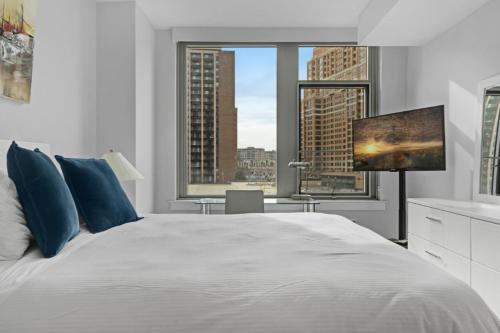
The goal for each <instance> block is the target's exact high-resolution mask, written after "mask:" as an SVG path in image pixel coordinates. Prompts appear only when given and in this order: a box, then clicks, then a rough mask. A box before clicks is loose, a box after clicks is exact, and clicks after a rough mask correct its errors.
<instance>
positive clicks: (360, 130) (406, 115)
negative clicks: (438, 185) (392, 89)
mask: <svg viewBox="0 0 500 333" xmlns="http://www.w3.org/2000/svg"><path fill="white" fill-rule="evenodd" d="M353 143H354V169H355V170H357V171H369V170H443V169H444V165H445V163H444V162H445V156H444V128H443V107H433V108H427V109H420V110H415V111H410V112H401V113H396V114H392V115H386V116H380V117H374V118H367V119H363V120H356V121H353Z"/></svg>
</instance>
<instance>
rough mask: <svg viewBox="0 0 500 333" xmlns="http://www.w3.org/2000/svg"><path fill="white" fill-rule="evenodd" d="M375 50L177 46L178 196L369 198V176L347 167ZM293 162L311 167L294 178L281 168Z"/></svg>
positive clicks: (367, 97)
mask: <svg viewBox="0 0 500 333" xmlns="http://www.w3.org/2000/svg"><path fill="white" fill-rule="evenodd" d="M375 53H376V52H373V53H372V51H371V49H370V52H369V48H367V47H357V46H350V45H349V46H307V47H303V46H300V45H299V44H290V43H284V44H279V43H278V44H276V45H258V46H257V45H248V44H230V45H218V44H217V45H216V44H212V43H206V44H201V45H199V44H197V45H188V44H184V43H180V45H179V59H180V60H181V61H180V62H179V86H178V87H179V95H178V96H179V101H180V103H179V115H180V117H179V142H180V143H181V144H180V145H179V155H178V157H179V183H178V184H179V186H178V196H179V197H180V198H188V197H212V196H213V197H216V196H224V195H225V191H226V190H229V189H238V190H244V189H249V190H250V189H261V190H263V191H264V193H265V195H266V196H290V195H291V194H293V193H295V192H297V191H300V192H302V193H308V194H311V195H313V196H315V197H331V196H336V197H339V196H349V197H352V196H356V197H364V198H367V197H373V196H374V188H375V186H374V179H375V178H374V177H373V176H372V175H371V174H369V173H357V172H353V171H352V129H351V121H352V120H353V119H358V118H363V117H366V116H368V115H370V114H372V113H373V111H374V110H373V107H372V106H373V105H375V103H374V95H373V94H372V91H375V90H374V84H375V81H376V80H375V75H373V74H372V72H374V69H375V68H376V66H373V65H372V63H375V62H374V61H373V60H372V58H371V57H372V55H373V54H375ZM280 59H281V60H280ZM294 59H295V60H294ZM296 64H298V66H297V67H296ZM290 83H291V84H292V85H290ZM294 86H295V87H296V86H298V89H297V90H296V91H294V90H295V88H294ZM280 87H281V89H280ZM283 87H285V88H283ZM283 89H286V91H285V93H283ZM278 90H279V91H281V93H280V94H279V95H278V94H277V91H278ZM293 96H296V97H295V99H294V97H293ZM292 100H293V101H292ZM292 118H294V119H293V121H292ZM295 118H296V119H295ZM280 133H281V134H280ZM280 151H281V154H280ZM297 159H299V160H302V161H307V162H309V165H310V167H309V168H308V169H307V170H302V171H301V175H300V177H299V180H297V178H296V177H295V171H296V170H292V169H289V168H288V167H287V165H288V162H290V161H292V160H297Z"/></svg>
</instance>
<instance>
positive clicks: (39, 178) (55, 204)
mask: <svg viewBox="0 0 500 333" xmlns="http://www.w3.org/2000/svg"><path fill="white" fill-rule="evenodd" d="M7 170H8V173H9V177H10V178H11V179H12V181H13V182H14V184H15V185H16V188H17V192H18V195H19V200H20V202H21V205H22V206H23V210H24V215H25V216H26V221H27V224H28V228H29V229H30V231H31V233H32V234H33V236H34V238H35V240H36V242H37V244H38V246H39V247H40V250H41V251H42V253H43V255H44V256H45V257H47V258H50V257H53V256H55V255H56V254H57V253H59V251H61V250H62V248H63V247H64V245H66V243H67V242H69V241H70V240H71V239H72V238H73V237H75V236H76V235H77V234H78V232H79V231H80V223H79V220H78V212H77V210H76V206H75V202H74V201H73V198H72V197H71V193H70V191H69V189H68V186H67V185H66V183H65V182H64V179H63V177H62V176H61V174H60V173H59V171H58V170H57V168H56V166H55V165H54V163H52V161H51V160H50V158H49V157H48V156H47V155H45V154H44V153H42V152H41V151H40V150H38V149H35V150H34V151H33V150H28V149H24V148H21V147H19V146H18V145H17V144H16V143H15V142H12V144H11V146H10V148H9V151H8V152H7Z"/></svg>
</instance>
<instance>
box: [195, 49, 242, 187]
mask: <svg viewBox="0 0 500 333" xmlns="http://www.w3.org/2000/svg"><path fill="white" fill-rule="evenodd" d="M186 62H187V77H186V86H187V99H186V102H187V108H188V113H187V131H188V136H187V141H188V142H187V145H188V146H187V150H188V176H189V179H188V181H189V183H190V184H207V183H228V182H231V181H233V180H234V177H235V173H236V164H237V109H236V107H235V82H234V75H235V69H234V67H235V62H234V52H233V51H223V50H220V49H195V48H192V49H188V52H187V59H186Z"/></svg>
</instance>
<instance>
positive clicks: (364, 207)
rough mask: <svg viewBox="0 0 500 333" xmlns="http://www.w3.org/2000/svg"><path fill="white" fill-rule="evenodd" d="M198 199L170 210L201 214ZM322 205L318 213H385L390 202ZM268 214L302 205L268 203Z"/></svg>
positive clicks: (344, 201) (176, 203) (181, 201)
mask: <svg viewBox="0 0 500 333" xmlns="http://www.w3.org/2000/svg"><path fill="white" fill-rule="evenodd" d="M197 201H198V200H197V199H177V200H173V201H169V208H170V211H172V212H178V213H180V212H185V213H191V212H199V211H200V205H199V204H197V203H196V202H197ZM320 202H321V203H320V204H319V205H318V206H317V207H316V212H318V213H328V212H344V211H351V212H352V211H385V210H386V209H387V204H388V202H387V201H385V200H349V199H338V200H320ZM264 207H265V210H266V212H301V211H302V203H301V202H300V201H297V204H296V205H283V204H276V203H266V204H265V205H264ZM212 211H214V212H223V211H224V205H223V204H215V205H213V207H212Z"/></svg>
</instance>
